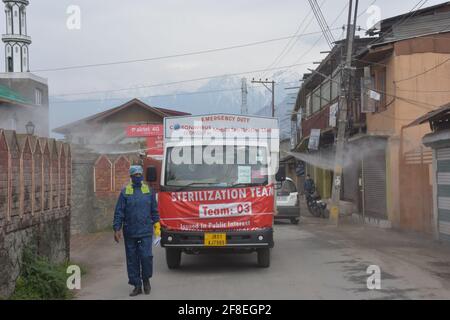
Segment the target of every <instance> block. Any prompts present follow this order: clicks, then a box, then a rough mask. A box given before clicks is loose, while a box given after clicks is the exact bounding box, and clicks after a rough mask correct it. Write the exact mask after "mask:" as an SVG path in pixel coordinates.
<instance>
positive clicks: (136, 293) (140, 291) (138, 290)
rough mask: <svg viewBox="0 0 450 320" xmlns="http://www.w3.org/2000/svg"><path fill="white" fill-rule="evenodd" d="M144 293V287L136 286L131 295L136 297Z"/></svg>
mask: <svg viewBox="0 0 450 320" xmlns="http://www.w3.org/2000/svg"><path fill="white" fill-rule="evenodd" d="M140 294H142V287H134V289H133V291H131V293H130V297H136V296H138V295H140Z"/></svg>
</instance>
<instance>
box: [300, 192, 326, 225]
mask: <svg viewBox="0 0 450 320" xmlns="http://www.w3.org/2000/svg"><path fill="white" fill-rule="evenodd" d="M305 196H306V204H307V206H308V210H309V212H310V213H311V215H312V216H314V217H316V218H324V219H328V218H329V212H328V209H327V204H326V203H325V202H324V201H323V200H322V198H321V197H320V195H319V194H318V193H317V192H315V193H313V194H306V195H305Z"/></svg>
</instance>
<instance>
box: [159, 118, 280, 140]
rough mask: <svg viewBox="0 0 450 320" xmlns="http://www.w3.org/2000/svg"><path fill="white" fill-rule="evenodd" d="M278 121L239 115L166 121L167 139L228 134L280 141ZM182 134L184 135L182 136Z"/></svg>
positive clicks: (167, 119) (168, 119) (169, 119)
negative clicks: (259, 136) (263, 137)
mask: <svg viewBox="0 0 450 320" xmlns="http://www.w3.org/2000/svg"><path fill="white" fill-rule="evenodd" d="M278 128H279V126H278V120H277V119H273V118H263V117H253V116H252V117H246V116H239V115H226V114H216V115H205V116H192V117H174V118H165V119H164V131H165V133H164V134H165V138H166V139H171V138H174V137H177V138H179V137H180V136H184V137H197V136H209V135H211V136H214V137H215V136H217V135H218V134H220V135H222V136H223V137H224V138H225V135H226V134H243V135H255V136H257V135H261V134H264V136H265V137H266V138H267V139H279V132H278V130H279V129H278ZM180 132H181V133H182V134H181V135H180Z"/></svg>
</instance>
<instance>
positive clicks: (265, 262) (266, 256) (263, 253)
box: [258, 248, 270, 268]
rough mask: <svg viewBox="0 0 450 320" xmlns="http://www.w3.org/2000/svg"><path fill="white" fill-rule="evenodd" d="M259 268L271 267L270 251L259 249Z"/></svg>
mask: <svg viewBox="0 0 450 320" xmlns="http://www.w3.org/2000/svg"><path fill="white" fill-rule="evenodd" d="M258 267H260V268H269V267H270V249H269V248H265V249H259V250H258Z"/></svg>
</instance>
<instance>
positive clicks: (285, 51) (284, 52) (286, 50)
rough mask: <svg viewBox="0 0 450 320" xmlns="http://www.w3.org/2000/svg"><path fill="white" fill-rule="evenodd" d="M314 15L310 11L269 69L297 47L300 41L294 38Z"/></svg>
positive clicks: (263, 76)
mask: <svg viewBox="0 0 450 320" xmlns="http://www.w3.org/2000/svg"><path fill="white" fill-rule="evenodd" d="M326 1H327V0H324V1H323V2H322V4H324V3H325V2H326ZM311 13H312V9H310V10H309V12H308V14H307V15H306V16H305V18H304V19H303V20H302V22H301V23H300V25H299V26H298V28H297V31H296V32H295V34H294V35H293V38H291V39H290V40H289V41H288V43H287V44H286V45H285V46H284V48H283V50H281V53H280V54H279V55H278V56H277V57H276V58H275V60H274V61H273V62H272V63H271V64H270V65H269V66H268V67H267V68H268V69H269V68H272V67H273V66H275V65H276V64H278V63H281V61H283V58H282V57H283V56H284V57H285V56H286V55H287V54H288V53H289V52H290V51H291V50H292V48H293V47H294V46H295V44H296V43H297V41H298V38H297V39H296V40H295V41H294V42H293V39H294V37H297V34H298V33H299V32H300V30H302V27H303V25H304V24H305V22H306V21H307V20H308V18H309V17H310V16H311ZM312 20H313V19H311V20H310V22H309V23H308V25H307V26H306V27H305V28H304V30H303V32H304V31H306V29H307V28H308V27H309V25H310V24H311V22H312ZM266 75H267V73H264V74H263V75H262V78H265V77H266Z"/></svg>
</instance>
